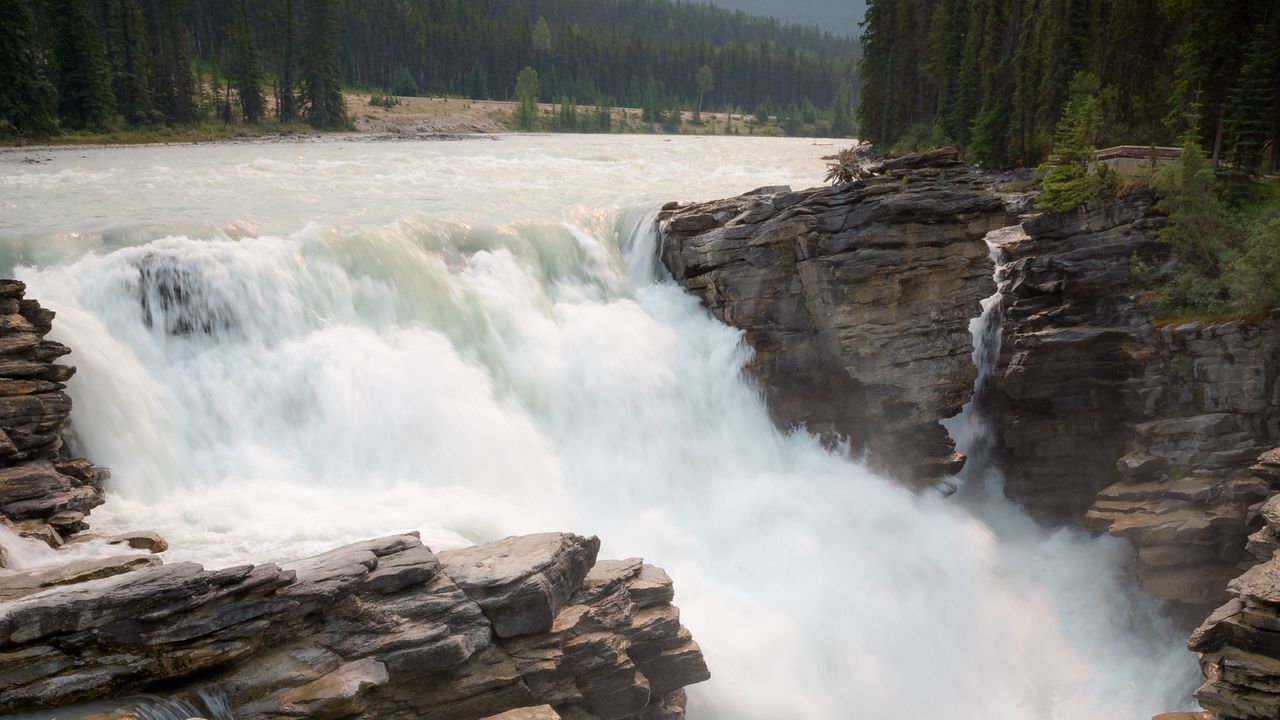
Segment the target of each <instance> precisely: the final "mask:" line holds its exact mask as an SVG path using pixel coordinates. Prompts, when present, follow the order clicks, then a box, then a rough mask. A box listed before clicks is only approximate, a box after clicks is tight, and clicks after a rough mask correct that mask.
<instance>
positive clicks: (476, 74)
mask: <svg viewBox="0 0 1280 720" xmlns="http://www.w3.org/2000/svg"><path fill="white" fill-rule="evenodd" d="M467 87H468V88H469V95H470V97H471V99H472V100H488V99H489V76H488V74H487V73H486V72H485V71H484V63H482V62H480V60H479V59H477V60H476V62H475V64H474V65H472V66H471V74H470V76H469V77H468V81H467Z"/></svg>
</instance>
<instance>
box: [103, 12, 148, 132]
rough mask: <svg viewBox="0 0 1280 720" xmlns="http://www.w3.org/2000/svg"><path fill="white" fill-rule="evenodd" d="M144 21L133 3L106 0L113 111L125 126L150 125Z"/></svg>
mask: <svg viewBox="0 0 1280 720" xmlns="http://www.w3.org/2000/svg"><path fill="white" fill-rule="evenodd" d="M146 32H147V28H146V21H145V19H144V18H143V15H142V8H141V7H140V6H139V5H138V3H137V0H109V4H108V8H107V37H108V40H109V47H110V51H111V52H110V55H111V66H112V80H111V86H112V89H113V90H114V93H115V104H116V109H117V110H118V111H119V113H120V115H121V116H122V117H123V118H124V119H125V120H126V121H127V122H129V123H131V124H134V125H142V124H146V123H149V122H151V121H152V120H153V119H154V117H153V107H152V101H151V88H150V84H149V82H148V81H149V79H150V78H149V76H150V52H149V49H148V47H147V37H146Z"/></svg>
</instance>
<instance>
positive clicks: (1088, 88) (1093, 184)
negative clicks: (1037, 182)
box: [1036, 72, 1114, 212]
mask: <svg viewBox="0 0 1280 720" xmlns="http://www.w3.org/2000/svg"><path fill="white" fill-rule="evenodd" d="M1069 93H1070V95H1069V99H1068V101H1067V105H1066V107H1065V108H1063V111H1062V119H1061V120H1060V121H1059V122H1058V131H1057V133H1056V134H1055V135H1054V139H1053V155H1051V156H1050V158H1049V162H1047V163H1045V165H1044V166H1042V167H1041V173H1042V174H1043V176H1044V178H1043V180H1042V184H1043V186H1044V192H1042V193H1040V195H1039V196H1038V197H1036V207H1038V208H1040V209H1042V210H1048V211H1051V212H1067V211H1068V210H1072V209H1074V208H1075V207H1076V206H1078V205H1080V204H1081V203H1084V202H1088V201H1090V200H1096V199H1097V197H1098V195H1099V194H1100V193H1101V192H1102V191H1104V190H1106V189H1108V186H1109V185H1110V184H1111V183H1112V182H1113V181H1114V178H1113V177H1112V176H1111V173H1110V172H1109V170H1110V169H1109V168H1108V167H1107V166H1106V165H1103V164H1101V163H1098V162H1096V161H1095V160H1094V153H1095V148H1094V143H1095V141H1096V140H1097V135H1098V128H1099V127H1100V126H1101V124H1102V105H1101V103H1100V102H1099V101H1098V79H1097V78H1096V77H1095V76H1093V75H1090V74H1088V73H1084V72H1079V73H1076V75H1075V77H1074V78H1072V80H1071V84H1070V87H1069Z"/></svg>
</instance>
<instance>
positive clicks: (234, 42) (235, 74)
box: [227, 0, 267, 125]
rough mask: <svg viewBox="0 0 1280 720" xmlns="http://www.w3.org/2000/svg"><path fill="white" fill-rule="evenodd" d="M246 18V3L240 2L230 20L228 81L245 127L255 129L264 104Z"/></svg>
mask: <svg viewBox="0 0 1280 720" xmlns="http://www.w3.org/2000/svg"><path fill="white" fill-rule="evenodd" d="M248 14H249V11H248V8H247V7H246V6H245V0H240V4H239V8H238V9H237V11H236V12H235V15H234V17H233V18H232V20H231V28H230V36H231V66H230V68H229V69H228V72H227V79H228V80H229V81H230V82H231V84H233V85H234V86H235V89H236V95H238V96H239V98H240V114H241V117H242V118H243V119H244V121H245V123H247V124H249V125H257V124H258V123H260V122H262V118H263V116H264V115H266V112H267V103H266V100H265V99H264V98H263V97H262V76H261V73H260V72H259V71H258V49H257V47H255V45H254V42H253V32H252V30H250V27H249V25H250V23H249V17H248Z"/></svg>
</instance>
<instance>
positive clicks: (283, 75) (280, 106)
mask: <svg viewBox="0 0 1280 720" xmlns="http://www.w3.org/2000/svg"><path fill="white" fill-rule="evenodd" d="M296 28H297V19H296V16H295V15H294V12H293V0H284V52H283V56H282V57H281V62H280V89H279V92H278V96H277V98H276V116H277V117H278V118H279V120H280V122H281V123H282V124H283V123H291V122H293V121H295V120H297V119H298V95H297V90H296V88H295V87H294V71H295V69H296V60H295V59H294V49H293V42H294V35H295V32H296Z"/></svg>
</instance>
